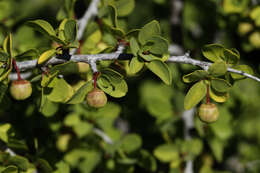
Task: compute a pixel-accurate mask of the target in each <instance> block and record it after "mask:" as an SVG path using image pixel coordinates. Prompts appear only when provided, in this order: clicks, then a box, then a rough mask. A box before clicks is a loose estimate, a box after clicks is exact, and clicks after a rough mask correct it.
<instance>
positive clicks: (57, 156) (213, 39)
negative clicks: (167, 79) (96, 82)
mask: <svg viewBox="0 0 260 173" xmlns="http://www.w3.org/2000/svg"><path fill="white" fill-rule="evenodd" d="M121 1H124V0H121ZM73 2H75V6H74V8H73V7H70V8H72V9H69V8H68V7H66V4H69V3H73ZM103 2H105V0H103ZM89 3H90V1H87V0H85V1H84V0H77V1H73V0H71V1H69V0H64V1H63V0H56V1H53V0H0V43H2V42H3V39H4V37H5V36H6V35H7V33H9V32H12V33H13V36H14V48H15V52H17V53H19V52H22V51H25V50H27V49H29V48H38V49H39V50H40V51H44V50H46V49H47V48H49V47H50V46H51V44H52V43H51V42H50V41H49V40H48V39H46V38H44V37H43V36H42V35H41V34H40V33H38V32H36V31H34V30H33V29H32V28H30V27H28V26H26V25H25V22H26V21H28V20H34V19H44V20H47V21H48V22H50V23H51V24H52V25H53V26H54V27H55V28H56V27H58V25H59V22H60V21H61V19H62V18H63V17H65V16H66V15H69V14H70V15H72V16H73V17H74V18H80V17H81V16H82V15H83V13H84V12H85V10H86V8H87V7H88V5H89ZM66 10H72V11H73V12H72V13H69V12H68V11H66ZM153 19H156V20H158V21H159V22H160V25H161V28H162V31H163V35H164V37H166V38H167V39H168V40H169V42H170V44H171V45H178V46H179V50H178V51H177V49H176V50H175V49H173V53H174V54H177V55H180V53H179V52H181V53H184V52H190V53H191V57H193V58H195V59H200V60H205V59H203V58H202V55H201V48H202V46H203V45H205V44H209V43H220V44H223V45H224V46H225V47H229V48H231V47H234V48H236V49H238V50H239V52H240V54H241V61H242V62H243V63H244V64H247V65H250V66H251V67H252V68H253V70H254V73H255V75H256V76H259V75H258V74H259V62H260V60H259V57H258V56H259V53H260V3H259V2H258V1H257V0H136V1H135V8H134V9H133V11H132V13H131V14H129V15H128V16H126V17H120V18H119V21H120V23H121V24H122V26H124V27H125V28H126V30H130V29H133V28H141V27H142V26H143V25H144V24H146V23H148V22H149V21H151V20H153ZM95 22H96V20H92V23H95ZM90 24H91V23H90ZM86 35H87V31H86ZM83 51H84V50H83ZM86 52H87V51H86ZM170 69H171V71H172V75H173V84H172V85H171V86H166V85H164V84H163V83H162V82H161V81H160V80H159V79H158V78H157V77H155V76H154V75H152V74H151V72H146V71H144V72H143V73H141V74H140V75H138V76H130V77H127V78H126V81H127V83H128V93H127V95H126V96H125V97H123V98H119V99H117V98H112V97H109V98H108V100H109V103H108V104H107V106H105V107H104V108H101V109H99V110H94V109H90V108H89V107H87V106H86V105H85V104H77V105H65V104H57V103H52V104H50V105H49V107H48V110H46V111H44V110H43V111H42V112H41V113H40V112H39V104H40V99H41V98H40V94H41V93H40V92H41V91H40V89H39V85H37V83H36V84H35V86H34V92H33V97H31V98H29V99H28V100H25V101H23V102H18V101H15V100H13V99H12V98H11V97H10V96H9V95H5V98H4V99H3V101H2V102H1V103H0V104H1V105H0V139H1V142H0V146H1V150H0V172H1V171H2V170H4V169H5V168H6V167H7V166H10V165H15V166H17V167H18V168H19V171H20V172H26V173H29V172H30V171H31V172H33V171H34V170H35V167H37V168H38V171H39V172H52V171H53V172H56V173H69V172H72V173H74V172H75V173H77V172H80V173H90V172H95V173H99V172H100V173H103V172H106V173H107V172H111V173H114V172H120V173H127V172H129V173H130V172H136V173H137V172H143V173H146V172H147V173H150V172H158V173H181V172H184V171H185V168H187V165H186V164H187V162H190V163H193V168H192V170H193V171H194V172H199V173H211V172H212V173H231V172H238V173H244V172H248V173H258V172H260V126H259V124H260V108H259V105H260V83H258V82H256V81H253V80H251V79H245V80H241V81H239V82H236V83H235V84H234V86H233V87H232V90H231V92H230V98H229V100H228V101H227V102H225V103H222V104H218V107H219V110H220V118H219V120H218V121H217V122H216V123H214V124H210V125H207V124H204V123H202V122H200V121H199V119H198V118H197V116H196V109H194V121H193V122H194V127H192V128H190V129H189V134H190V136H191V139H190V140H187V138H185V123H184V121H183V119H182V117H183V113H184V108H183V100H184V96H185V94H186V93H187V91H188V89H189V88H190V86H191V85H188V84H185V83H184V82H183V81H182V76H183V75H185V74H187V73H189V72H191V71H192V70H194V69H198V68H197V67H194V66H191V65H183V64H170ZM35 72H36V71H35ZM74 77H75V76H68V77H67V78H66V80H68V81H69V80H70V79H73V78H74ZM77 78H82V76H77ZM83 78H84V77H83ZM85 78H86V77H85ZM93 129H101V130H102V131H103V132H104V133H106V134H107V135H108V136H109V137H110V138H111V139H112V140H113V144H108V143H106V142H104V141H103V140H102V139H101V138H100V137H99V136H98V135H97V133H95V132H94V131H95V130H93ZM6 147H8V148H11V149H12V150H13V151H15V153H16V154H17V158H15V159H16V160H15V159H13V160H14V161H13V162H9V163H8V164H6V163H4V160H5V158H6V157H7V156H6V154H5V152H4V151H5V150H6ZM29 168H31V169H29ZM186 173H189V172H186Z"/></svg>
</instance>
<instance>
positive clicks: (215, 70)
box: [208, 61, 227, 77]
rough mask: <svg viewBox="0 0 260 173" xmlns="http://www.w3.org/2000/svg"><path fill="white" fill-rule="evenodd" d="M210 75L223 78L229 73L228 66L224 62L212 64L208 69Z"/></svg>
mask: <svg viewBox="0 0 260 173" xmlns="http://www.w3.org/2000/svg"><path fill="white" fill-rule="evenodd" d="M208 72H209V74H211V75H212V76H215V77H218V76H223V75H225V74H226V72H227V64H226V63H225V62H224V61H219V62H215V63H213V64H211V66H210V67H209V69H208Z"/></svg>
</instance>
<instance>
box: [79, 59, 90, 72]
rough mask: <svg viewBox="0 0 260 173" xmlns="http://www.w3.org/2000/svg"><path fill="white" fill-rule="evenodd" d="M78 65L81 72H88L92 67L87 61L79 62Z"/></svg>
mask: <svg viewBox="0 0 260 173" xmlns="http://www.w3.org/2000/svg"><path fill="white" fill-rule="evenodd" d="M77 66H78V72H79V73H87V72H88V71H89V69H90V68H89V64H88V63H85V62H78V63H77Z"/></svg>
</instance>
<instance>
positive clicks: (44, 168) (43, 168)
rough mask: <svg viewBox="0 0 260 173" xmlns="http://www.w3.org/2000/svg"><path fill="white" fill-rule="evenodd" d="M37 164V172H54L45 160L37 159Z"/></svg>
mask: <svg viewBox="0 0 260 173" xmlns="http://www.w3.org/2000/svg"><path fill="white" fill-rule="evenodd" d="M35 164H36V165H37V168H38V169H37V170H38V171H39V172H41V173H50V172H52V167H51V166H50V164H49V163H48V162H47V161H46V160H44V159H37V161H36V162H35Z"/></svg>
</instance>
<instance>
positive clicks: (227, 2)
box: [223, 0, 249, 13]
mask: <svg viewBox="0 0 260 173" xmlns="http://www.w3.org/2000/svg"><path fill="white" fill-rule="evenodd" d="M248 4H249V0H242V1H241V0H232V1H231V0H224V2H223V9H224V12H226V13H242V12H243V11H245V10H246V8H247V6H248Z"/></svg>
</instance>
